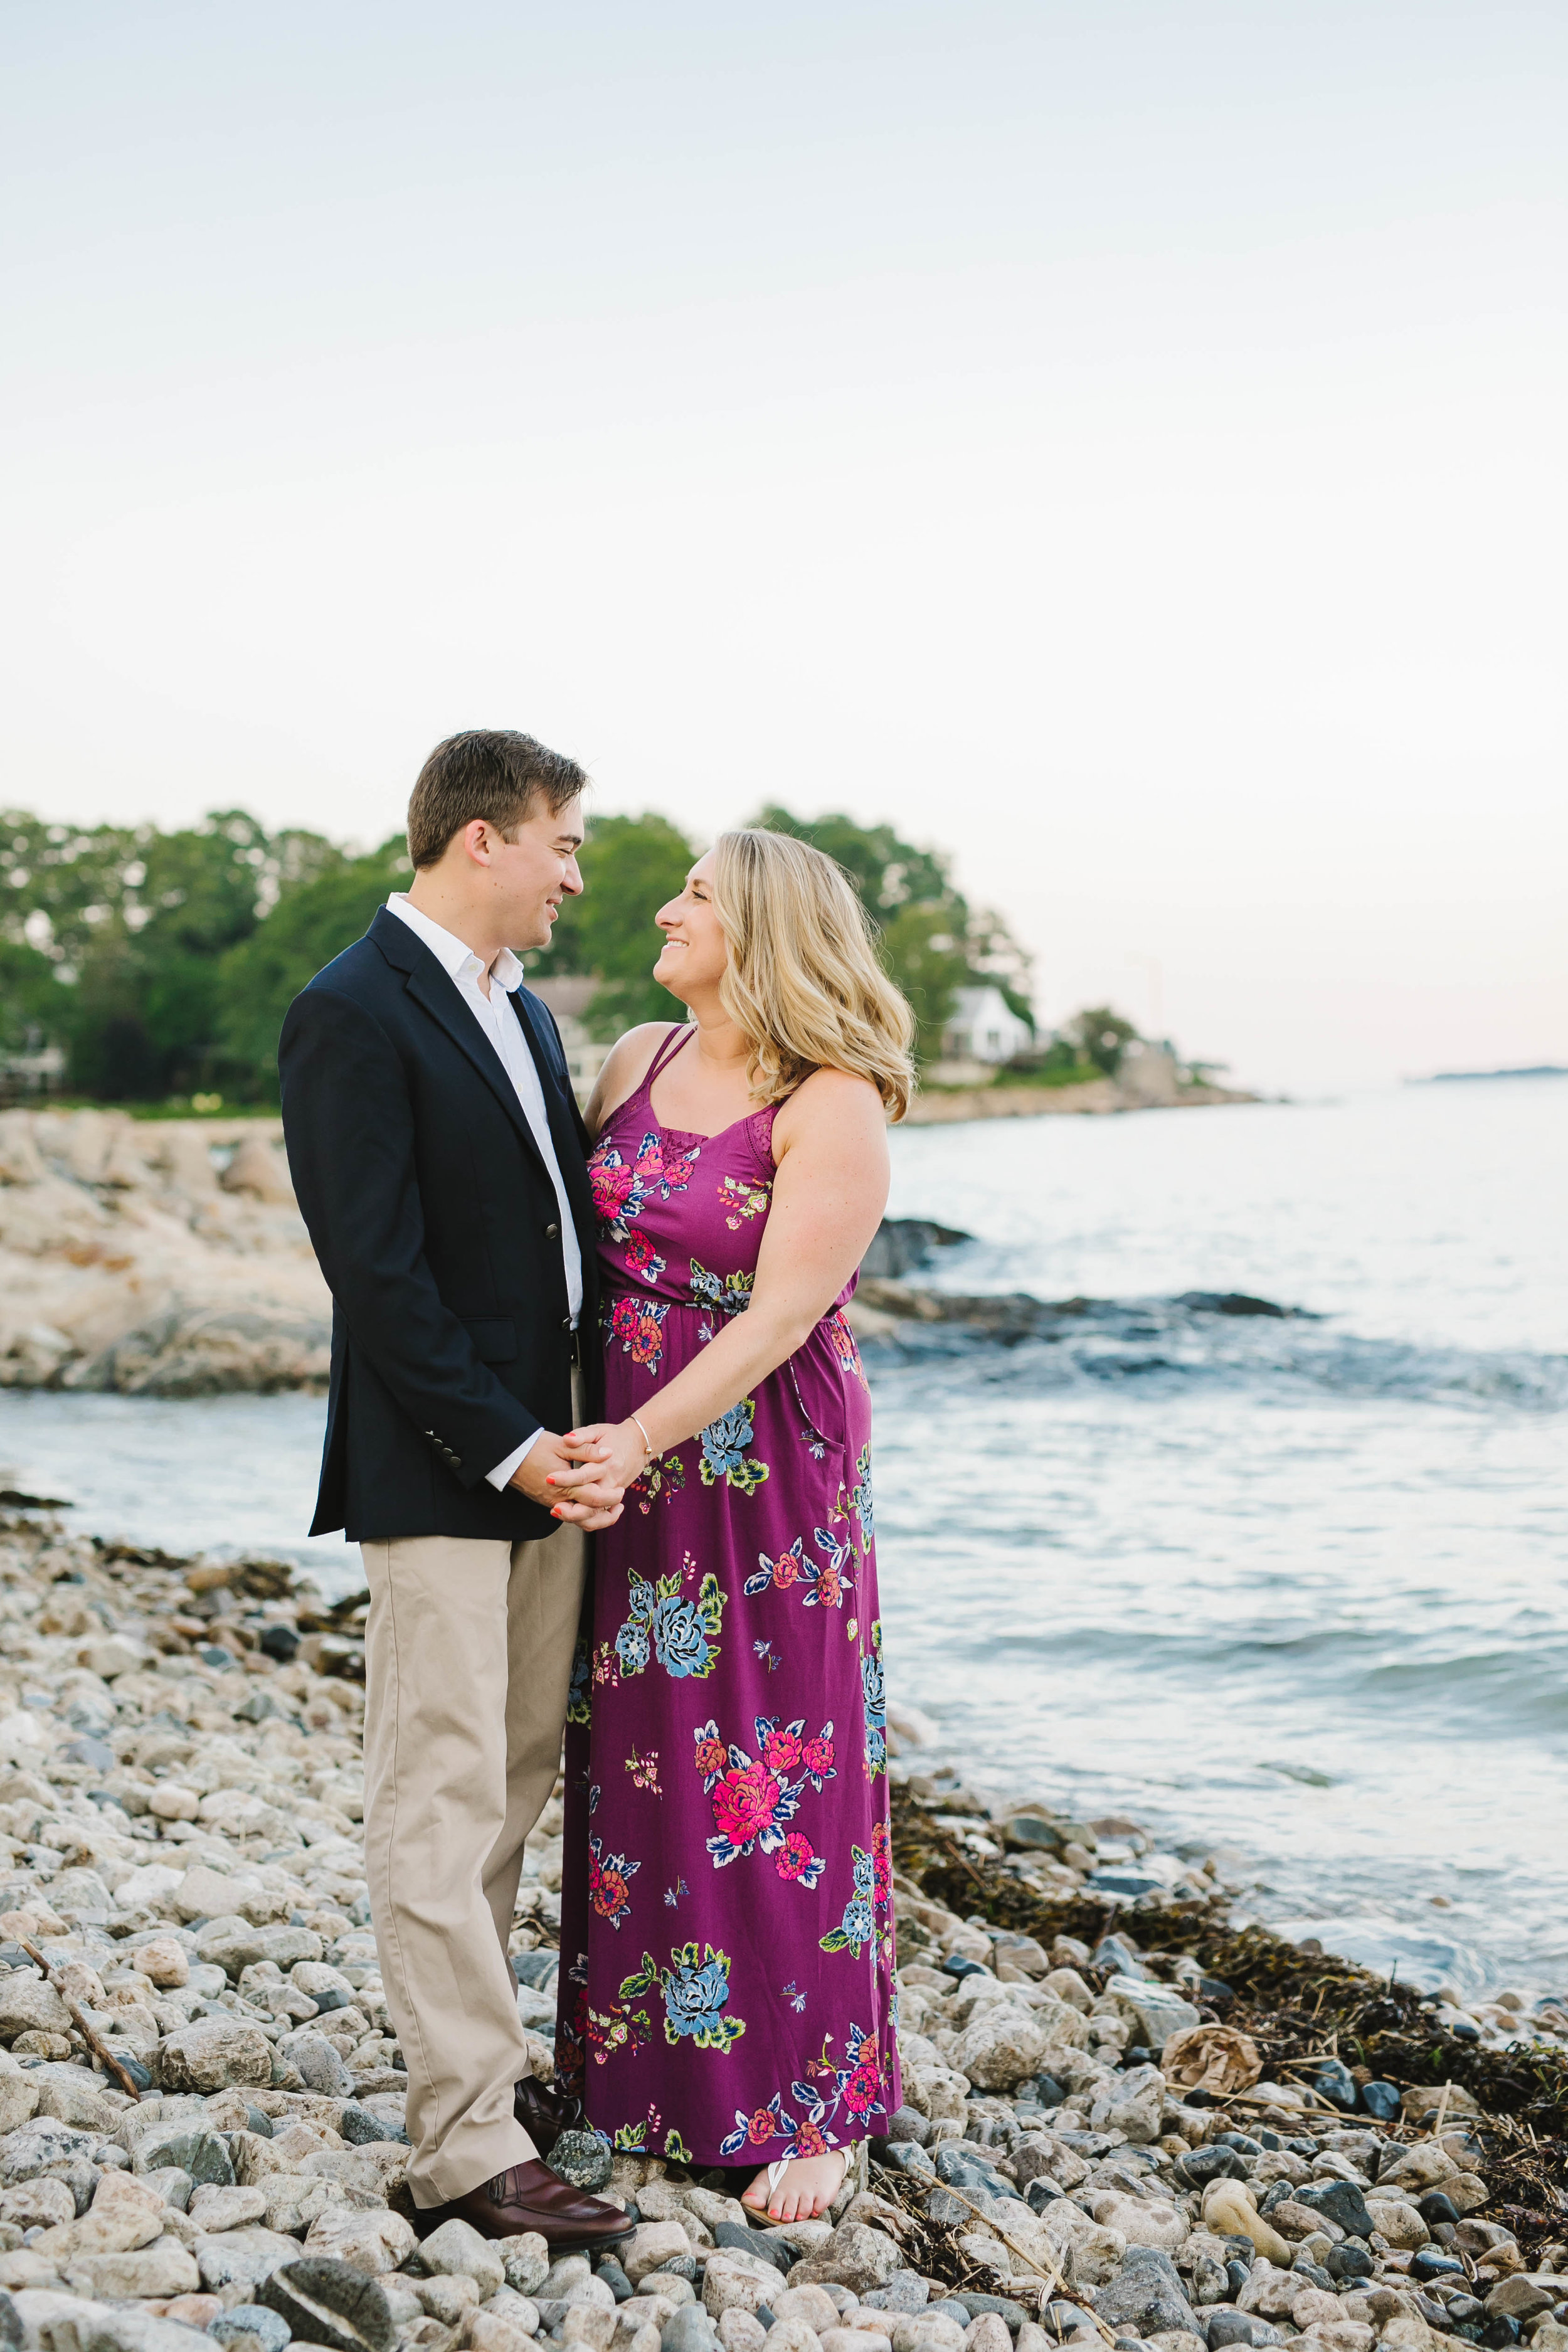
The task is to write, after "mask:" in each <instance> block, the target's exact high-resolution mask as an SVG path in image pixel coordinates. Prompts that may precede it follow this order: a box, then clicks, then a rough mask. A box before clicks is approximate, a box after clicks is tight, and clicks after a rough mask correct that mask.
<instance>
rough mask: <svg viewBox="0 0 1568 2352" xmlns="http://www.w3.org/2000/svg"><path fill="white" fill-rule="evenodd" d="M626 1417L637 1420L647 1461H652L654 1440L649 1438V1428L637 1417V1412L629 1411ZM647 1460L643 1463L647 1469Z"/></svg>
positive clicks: (629, 1419)
mask: <svg viewBox="0 0 1568 2352" xmlns="http://www.w3.org/2000/svg"><path fill="white" fill-rule="evenodd" d="M626 1418H627V1420H628V1421H636V1422H637V1435H638V1436H639V1437H640V1438H641V1439H642V1442H643V1451H644V1453H645V1454H647V1462H651V1461H652V1460H653V1458H654V1452H653V1442H652V1440H651V1439H650V1438H649V1436H648V1433H647V1430H646V1429H645V1428H644V1427H643V1425H642V1423H641V1422H640V1421H639V1420H638V1419H637V1414H636V1413H635V1412H632V1413H628V1414H627V1415H626ZM647 1462H645V1463H644V1464H643V1468H644V1469H645V1470H646V1469H647Z"/></svg>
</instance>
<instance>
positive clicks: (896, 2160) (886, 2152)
mask: <svg viewBox="0 0 1568 2352" xmlns="http://www.w3.org/2000/svg"><path fill="white" fill-rule="evenodd" d="M880 2161H881V2162H882V2163H883V2164H885V2165H886V2166H887V2167H888V2169H889V2171H890V2172H906V2173H909V2174H910V2175H912V2177H913V2178H914V2179H917V2180H932V2179H935V2178H936V2170H935V2167H934V2166H933V2165H932V2163H931V2158H930V2156H929V2155H928V2154H927V2152H926V2150H925V2149H924V2148H923V2147H921V2144H920V2142H919V2141H918V2140H912V2139H905V2140H889V2142H888V2144H887V2146H886V2147H884V2148H883V2150H882V2152H881V2157H880Z"/></svg>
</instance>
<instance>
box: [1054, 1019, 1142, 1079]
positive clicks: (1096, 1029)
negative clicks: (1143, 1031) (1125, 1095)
mask: <svg viewBox="0 0 1568 2352" xmlns="http://www.w3.org/2000/svg"><path fill="white" fill-rule="evenodd" d="M1137 1034H1138V1030H1137V1026H1136V1024H1134V1023H1133V1022H1131V1021H1129V1020H1128V1019H1127V1017H1126V1015H1125V1014H1124V1013H1117V1012H1115V1011H1114V1010H1113V1009H1112V1007H1111V1006H1110V1005H1109V1004H1086V1005H1085V1006H1084V1008H1083V1011H1082V1012H1081V1013H1074V1014H1073V1016H1072V1019H1071V1020H1070V1021H1068V1022H1065V1023H1064V1024H1063V1025H1062V1028H1061V1031H1060V1037H1061V1040H1062V1042H1064V1043H1065V1044H1066V1045H1068V1046H1069V1047H1071V1048H1073V1049H1074V1050H1075V1051H1076V1053H1077V1054H1078V1056H1079V1060H1080V1061H1084V1062H1089V1063H1092V1065H1093V1066H1094V1067H1095V1068H1096V1069H1097V1070H1099V1071H1100V1073H1101V1074H1102V1076H1105V1077H1108V1078H1113V1077H1114V1076H1116V1073H1117V1071H1118V1070H1119V1069H1120V1068H1121V1057H1122V1055H1124V1054H1125V1053H1126V1051H1127V1048H1128V1046H1129V1045H1131V1044H1132V1043H1133V1041H1134V1039H1135V1038H1136V1037H1137Z"/></svg>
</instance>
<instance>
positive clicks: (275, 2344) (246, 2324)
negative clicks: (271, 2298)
mask: <svg viewBox="0 0 1568 2352" xmlns="http://www.w3.org/2000/svg"><path fill="white" fill-rule="evenodd" d="M206 2332H207V2334H208V2335H209V2336H212V2338H213V2339H214V2341H215V2342H216V2343H218V2344H232V2345H233V2346H234V2347H236V2352H283V2347H284V2346H285V2345H286V2344H287V2343H288V2342H289V2322H288V2321H287V2320H286V2319H285V2318H284V2316H283V2315H282V2313H281V2312H278V2311H268V2308H267V2305H265V2304H264V2303H237V2304H236V2305H234V2307H233V2308H232V2310H229V2311H220V2312H219V2314H218V2315H217V2317H216V2319H214V2320H210V2321H209V2322H208V2324H207V2331H206Z"/></svg>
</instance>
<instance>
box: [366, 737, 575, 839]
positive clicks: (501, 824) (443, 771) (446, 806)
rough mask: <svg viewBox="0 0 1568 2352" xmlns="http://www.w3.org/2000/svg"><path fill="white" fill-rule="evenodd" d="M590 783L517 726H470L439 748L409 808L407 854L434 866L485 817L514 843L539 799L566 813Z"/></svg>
mask: <svg viewBox="0 0 1568 2352" xmlns="http://www.w3.org/2000/svg"><path fill="white" fill-rule="evenodd" d="M587 788H588V779H587V777H586V775H585V774H584V772H583V770H582V769H581V768H580V767H579V766H578V765H577V762H576V761H575V760H569V759H567V757H566V755H565V753H564V752H562V751H546V750H545V748H544V746H543V744H542V743H536V742H535V741H534V740H533V738H532V736H531V735H520V734H519V733H518V732H517V731H516V730H515V729H514V728H510V727H470V728H468V729H467V730H465V732H464V733H463V734H461V735H448V736H447V740H446V741H445V742H444V743H437V746H436V749H435V750H434V751H432V752H431V754H430V757H429V758H428V759H427V760H426V762H425V765H424V766H423V767H422V768H421V769H420V771H419V774H418V777H417V779H416V782H415V786H414V791H413V793H412V795H411V796H410V799H409V803H408V855H409V856H410V857H411V858H412V859H413V861H414V863H415V865H416V866H434V865H435V864H436V863H437V860H438V859H439V858H440V857H441V856H443V854H444V853H445V851H446V847H447V843H448V842H449V841H450V840H451V838H452V836H453V835H454V834H458V833H461V832H462V830H463V828H464V826H465V825H468V824H472V823H473V822H474V819H475V818H476V817H483V818H484V819H485V822H486V823H487V824H493V825H494V826H495V828H496V830H497V831H498V833H500V834H502V835H505V837H506V838H507V840H509V841H510V839H511V837H512V835H514V834H515V833H516V831H517V829H518V827H519V825H521V824H524V823H526V821H527V819H528V818H529V817H530V816H531V814H533V811H534V808H535V807H536V805H537V804H538V803H539V802H541V801H542V802H543V803H544V804H545V806H546V807H547V808H548V809H549V810H550V812H551V814H552V815H559V814H560V812H561V811H562V810H563V808H564V807H565V806H566V804H567V803H568V802H569V801H574V800H575V799H576V798H577V795H578V794H579V793H583V792H586V790H587Z"/></svg>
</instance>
